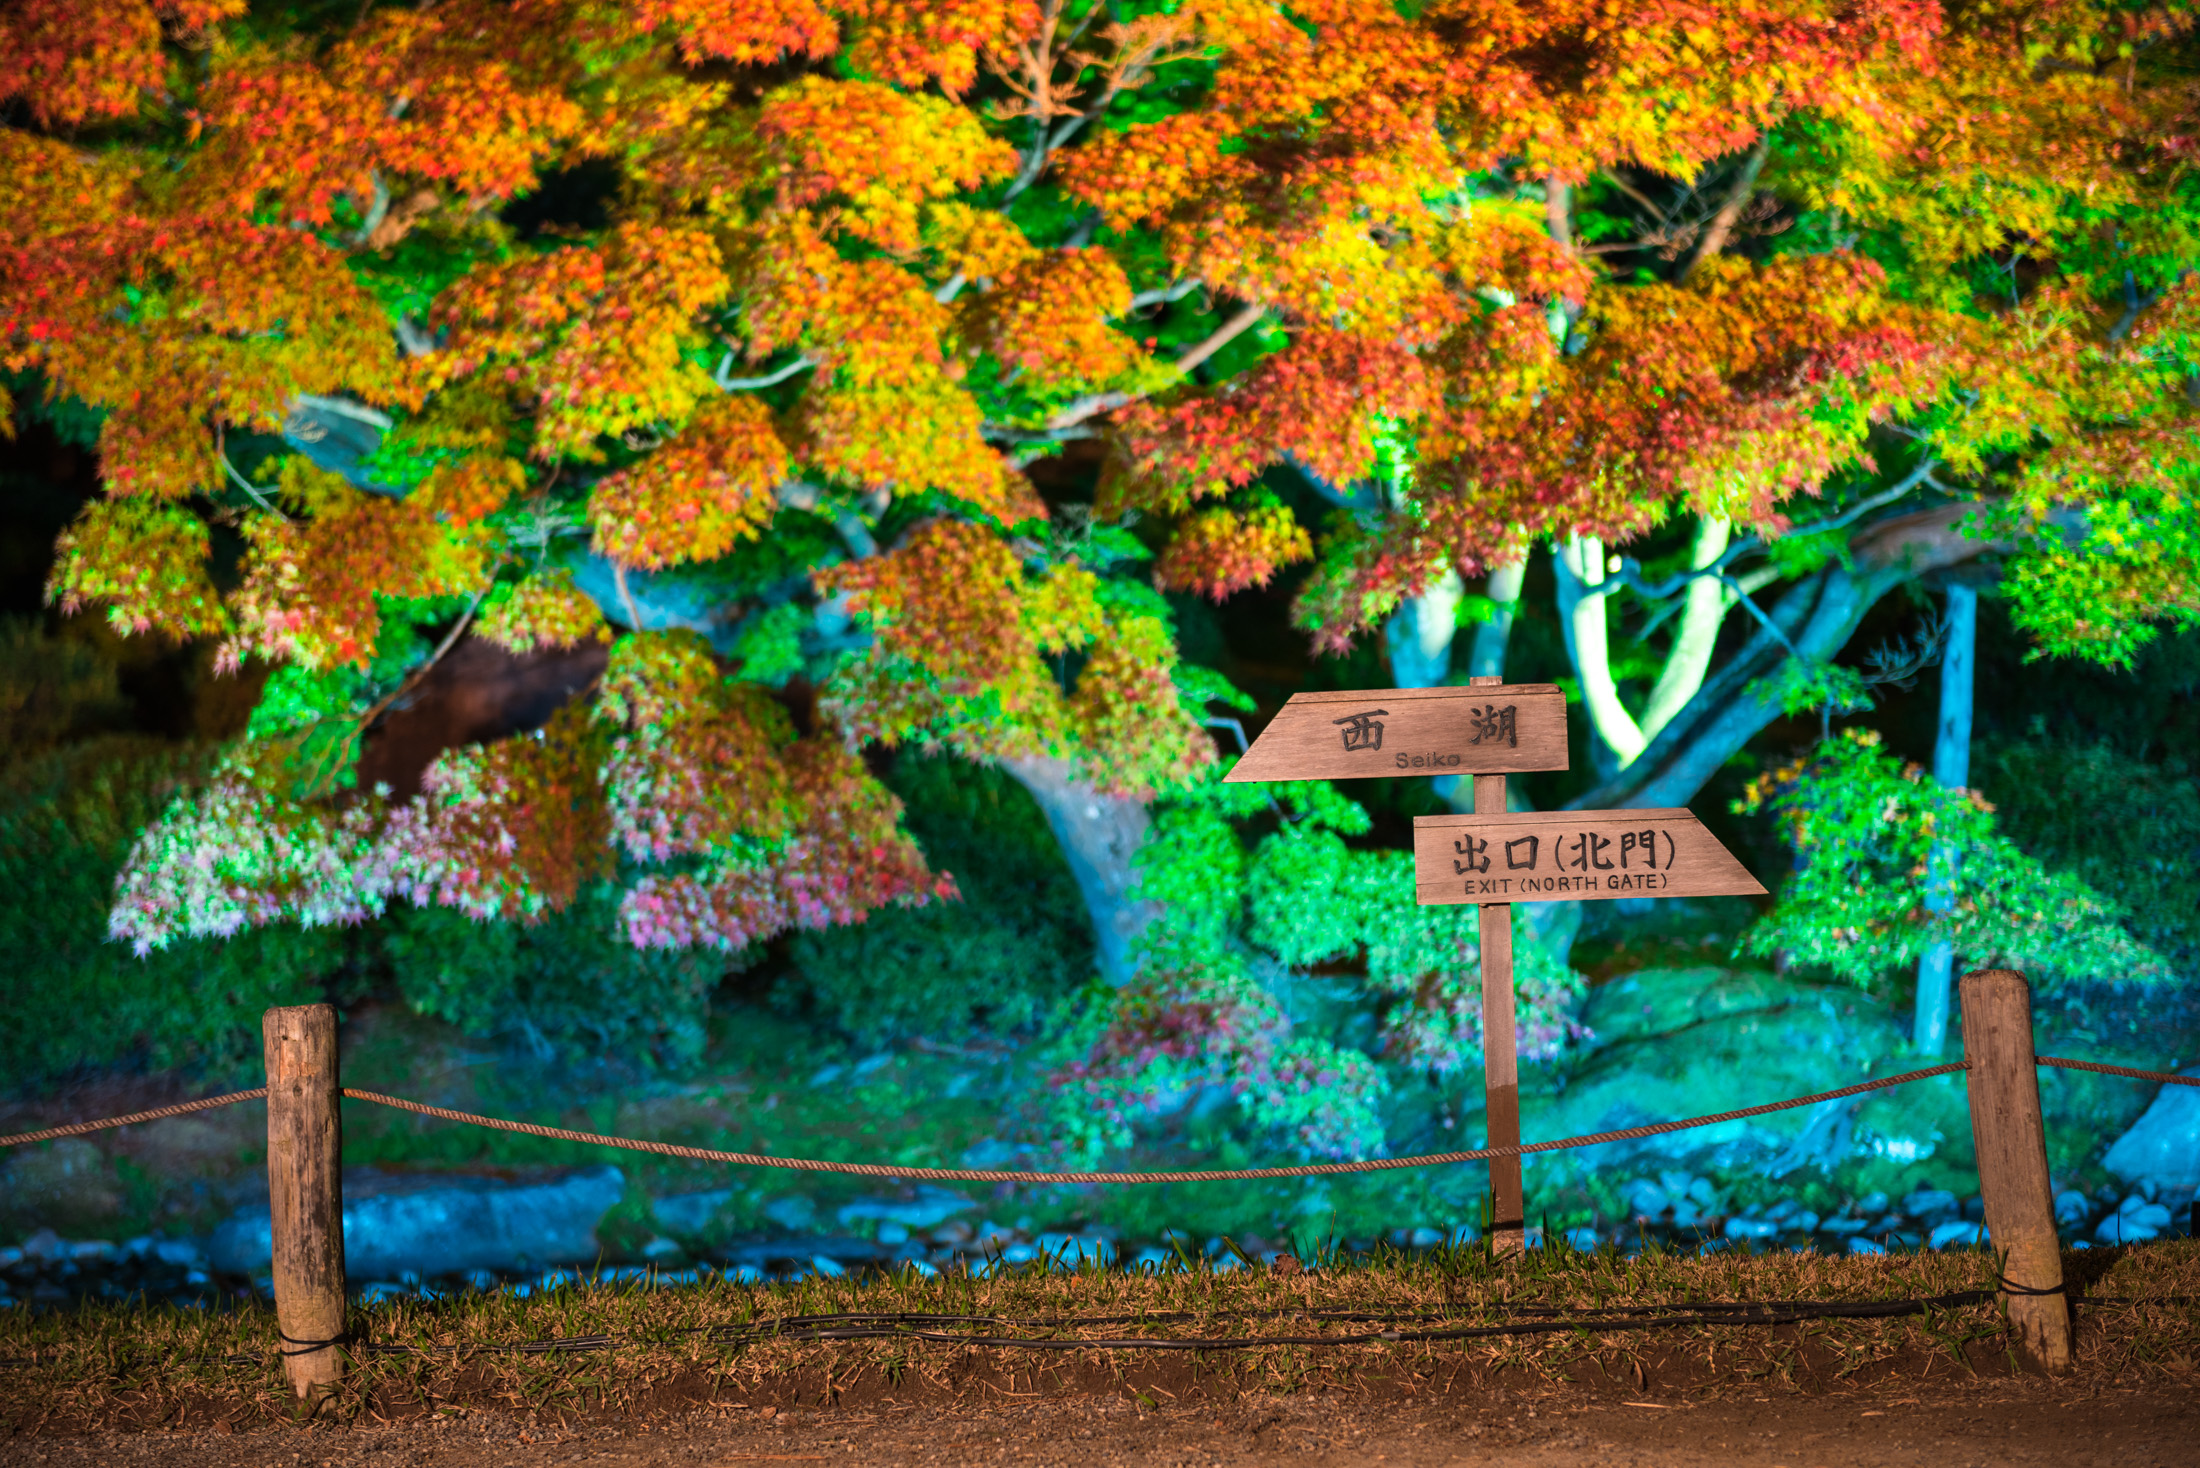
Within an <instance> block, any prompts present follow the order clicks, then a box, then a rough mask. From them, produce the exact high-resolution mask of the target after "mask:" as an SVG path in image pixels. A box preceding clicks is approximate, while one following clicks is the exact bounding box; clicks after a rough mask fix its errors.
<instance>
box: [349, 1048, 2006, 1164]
mask: <svg viewBox="0 0 2200 1468" xmlns="http://www.w3.org/2000/svg"><path fill="white" fill-rule="evenodd" d="M1968 1068H1969V1062H1968V1061H1962V1060H1956V1061H1950V1062H1949V1063H1948V1064H1946V1065H1935V1066H1930V1067H1928V1068H1926V1069H1924V1070H1912V1071H1905V1072H1904V1073H1902V1074H1901V1075H1896V1076H1884V1077H1882V1078H1880V1079H1878V1080H1873V1081H1859V1082H1858V1083H1857V1084H1855V1085H1853V1086H1843V1087H1841V1089H1839V1090H1837V1091H1820V1092H1818V1093H1816V1094H1815V1095H1810V1096H1796V1097H1794V1098H1792V1099H1790V1100H1786V1101H1772V1102H1767V1103H1766V1104H1765V1105H1763V1106H1744V1107H1742V1108H1740V1109H1739V1110H1735V1111H1721V1112H1717V1113H1715V1114H1713V1115H1711V1116H1694V1117H1690V1118H1688V1119H1687V1120H1686V1121H1661V1122H1654V1123H1652V1124H1650V1125H1648V1126H1633V1127H1623V1128H1621V1129H1620V1130H1618V1131H1612V1132H1592V1133H1590V1134H1589V1135H1588V1136H1585V1137H1566V1138H1563V1139H1561V1140H1559V1141H1555V1142H1530V1143H1528V1144H1527V1145H1525V1146H1518V1147H1482V1148H1477V1149H1476V1150H1474V1151H1470V1152H1424V1153H1420V1154H1418V1155H1416V1156H1412V1157H1369V1158H1364V1159H1362V1160H1360V1161H1356V1162H1305V1163H1299V1164H1297V1165H1295V1166H1291V1167H1238V1168H1212V1169H1203V1170H1196V1171H1187V1172H1011V1171H1008V1170H1006V1169H998V1168H965V1167H904V1166H900V1165H896V1164H888V1163H879V1162H823V1161H819V1160H817V1159H815V1158H808V1157H772V1156H769V1155H767V1154H764V1153H760V1152H720V1151H717V1150H715V1149H712V1148H709V1147H684V1146H681V1145H679V1144H678V1143H675V1142H642V1141H636V1140H634V1139H632V1138H630V1137H607V1136H603V1135H601V1134H600V1133H597V1132H577V1131H573V1130H570V1129H568V1128H566V1127H556V1126H538V1125H536V1124H535V1123H534V1122H531V1121H505V1120H503V1119H502V1118H500V1117H494V1116H476V1115H475V1114H473V1113H472V1112H470V1111H452V1110H450V1109H449V1108H447V1107H442V1106H428V1105H424V1104H423V1103H421V1102H418V1101H406V1100H402V1099H400V1098H399V1097H396V1096H384V1095H382V1094H380V1093H379V1092H375V1091H354V1090H352V1089H350V1088H349V1087H346V1088H345V1091H344V1094H345V1095H346V1096H349V1097H351V1098H352V1099H353V1100H354V1101H372V1102H374V1103H375V1104H376V1105H378V1106H394V1107H396V1108H397V1109H398V1110H400V1111H413V1112H418V1113H419V1114H420V1115H422V1116H433V1117H437V1118H440V1119H441V1120H443V1121H457V1122H464V1123H466V1124H468V1125H471V1126H484V1127H490V1128H492V1129H494V1130H497V1131H506V1132H520V1133H523V1134H524V1135H526V1136H530V1137H549V1138H552V1139H554V1140H557V1141H564V1142H584V1143H587V1144H589V1145H592V1146H598V1147H624V1148H626V1149H628V1150H629V1151H634V1152H654V1153H656V1154H658V1155H659V1156H661V1157H684V1158H687V1159H689V1160H690V1161H695V1162H730V1163H734V1164H735V1165H737V1166H741V1167H784V1168H788V1169H791V1170H793V1171H797V1172H837V1173H846V1174H849V1175H852V1176H855V1177H892V1178H913V1179H917V1180H921V1181H925V1182H966V1183H1215V1182H1238V1181H1246V1180H1251V1179H1255V1178H1277V1177H1329V1176H1334V1175H1336V1174H1338V1173H1351V1172H1394V1171H1396V1170H1398V1169H1400V1168H1407V1167H1442V1166H1447V1165H1449V1164H1452V1163H1458V1162H1482V1161H1486V1160H1488V1159H1490V1158H1492V1157H1521V1156H1525V1155H1526V1154H1528V1153H1531V1152H1556V1151H1561V1150H1563V1149H1565V1148H1568V1147H1594V1146H1597V1145H1598V1144H1600V1143H1603V1142H1629V1141H1634V1140H1636V1139H1637V1138H1640V1137H1655V1136H1658V1135H1661V1134H1662V1133H1665V1132H1680V1131H1687V1130H1689V1129H1690V1128H1692V1127H1700V1126H1713V1125H1716V1124H1717V1123H1719V1122H1722V1121H1739V1120H1741V1119H1742V1118H1744V1117H1750V1116H1763V1115H1765V1114H1767V1113H1768V1112H1774V1111H1788V1110H1792V1109H1793V1108H1795V1107H1798V1106H1815V1105H1817V1104H1818V1103H1819V1102H1821V1101H1838V1100H1840V1099H1841V1098H1842V1097H1844V1096H1857V1095H1862V1094H1863V1093H1864V1092H1866V1091H1881V1090H1885V1089H1887V1088H1888V1087H1890V1086H1900V1085H1906V1084H1907V1083H1909V1082H1911V1081H1922V1080H1925V1079H1927V1078H1928V1077H1931V1076H1939V1075H1948V1074H1950V1073H1952V1072H1954V1071H1959V1070H1966V1069H1968Z"/></svg>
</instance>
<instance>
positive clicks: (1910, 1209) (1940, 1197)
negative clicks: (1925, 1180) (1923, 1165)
mask: <svg viewBox="0 0 2200 1468" xmlns="http://www.w3.org/2000/svg"><path fill="white" fill-rule="evenodd" d="M1956 1206H1957V1205H1956V1195H1955V1194H1953V1193H1950V1192H1947V1191H1945V1190H1943V1189H1940V1188H1919V1189H1918V1190H1917V1191H1916V1192H1914V1193H1911V1194H1909V1195H1908V1196H1906V1197H1904V1198H1903V1200H1902V1211H1903V1212H1904V1213H1907V1214H1909V1215H1910V1217H1912V1218H1933V1217H1937V1216H1938V1215H1940V1214H1943V1213H1953V1212H1955V1211H1956Z"/></svg>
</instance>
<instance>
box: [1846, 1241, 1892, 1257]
mask: <svg viewBox="0 0 2200 1468" xmlns="http://www.w3.org/2000/svg"><path fill="white" fill-rule="evenodd" d="M1849 1252H1850V1253H1851V1254H1884V1253H1886V1252H1887V1246H1886V1245H1885V1244H1881V1243H1876V1242H1874V1241H1873V1240H1871V1239H1864V1238H1851V1239H1850V1240H1849Z"/></svg>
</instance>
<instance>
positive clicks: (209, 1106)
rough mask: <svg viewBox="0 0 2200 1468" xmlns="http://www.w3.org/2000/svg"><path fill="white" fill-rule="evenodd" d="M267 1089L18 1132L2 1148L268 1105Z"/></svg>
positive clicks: (3, 1141)
mask: <svg viewBox="0 0 2200 1468" xmlns="http://www.w3.org/2000/svg"><path fill="white" fill-rule="evenodd" d="M266 1099H267V1087H265V1086H254V1087H253V1088H252V1089H251V1090H249V1091H231V1092H229V1093H228V1094H227V1095H222V1096H203V1097H201V1098H200V1099H198V1100H196V1101H180V1102H178V1103H177V1104H175V1105H174V1106H156V1107H154V1108H153V1109H152V1110H151V1111H133V1112H131V1113H130V1114H129V1115H128V1116H110V1117H108V1118H107V1119H106V1120H104V1121H79V1122H72V1123H70V1124H69V1125H68V1126H50V1127H47V1128H46V1129H45V1130H44V1131H42V1132H18V1133H16V1134H15V1135H14V1136H12V1137H0V1147H20V1146H22V1145H23V1144H24V1143H26V1142H50V1141H53V1140H54V1139H55V1138H56V1137H81V1136H83V1135H84V1134H85V1133H86V1132H103V1131H105V1130H107V1128H109V1127H117V1126H135V1125H136V1124H137V1123H139V1122H141V1121H162V1120H165V1119H166V1118H168V1117H171V1116H183V1115H186V1114H188V1113H190V1112H193V1111H212V1110H213V1109H214V1108H215V1107H217V1106H234V1105H236V1104H237V1103H238V1102H239V1101H265V1100H266Z"/></svg>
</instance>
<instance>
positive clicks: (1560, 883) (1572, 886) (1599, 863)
mask: <svg viewBox="0 0 2200 1468" xmlns="http://www.w3.org/2000/svg"><path fill="white" fill-rule="evenodd" d="M1413 868H1414V885H1415V896H1416V898H1417V899H1418V901H1419V902H1420V903H1421V905H1422V906H1424V907H1426V906H1430V905H1432V904H1437V903H1447V902H1485V903H1487V902H1591V901H1597V900H1600V899H1606V898H1614V897H1756V896H1762V895H1763V894H1764V890H1765V889H1764V886H1763V884H1762V883H1760V882H1759V881H1758V880H1757V879H1756V878H1755V877H1753V876H1751V875H1750V874H1749V872H1748V870H1747V869H1746V868H1744V867H1743V866H1742V864H1741V863H1740V862H1739V861H1737V860H1735V858H1734V854H1733V853H1732V852H1730V851H1728V850H1727V849H1726V848H1725V847H1724V846H1721V845H1720V844H1719V842H1718V838H1716V837H1714V836H1713V835H1712V834H1711V833H1710V832H1709V831H1707V830H1705V829H1704V826H1703V822H1701V821H1699V820H1697V819H1696V818H1695V817H1694V816H1693V815H1691V814H1689V813H1688V812H1687V811H1686V810H1585V811H1526V812H1522V813H1520V814H1517V815H1471V816H1421V817H1419V818H1417V819H1416V820H1415V821H1414V823H1413Z"/></svg>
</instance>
